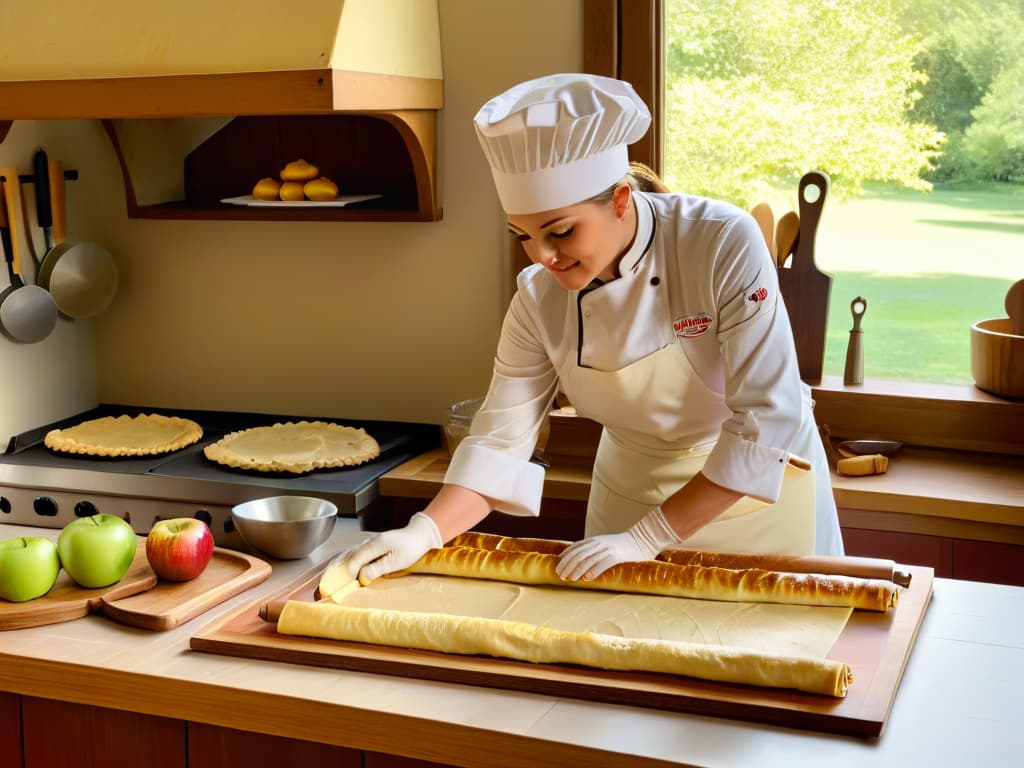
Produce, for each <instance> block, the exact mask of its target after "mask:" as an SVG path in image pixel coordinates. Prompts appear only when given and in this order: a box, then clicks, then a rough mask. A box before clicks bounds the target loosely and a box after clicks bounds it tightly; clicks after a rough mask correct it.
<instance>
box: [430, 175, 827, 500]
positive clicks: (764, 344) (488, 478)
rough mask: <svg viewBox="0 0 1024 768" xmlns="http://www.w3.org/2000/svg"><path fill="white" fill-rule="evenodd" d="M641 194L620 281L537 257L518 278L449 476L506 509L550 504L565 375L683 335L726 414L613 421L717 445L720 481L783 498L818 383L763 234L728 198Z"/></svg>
mask: <svg viewBox="0 0 1024 768" xmlns="http://www.w3.org/2000/svg"><path fill="white" fill-rule="evenodd" d="M634 202H635V203H636V209H637V216H638V228H637V234H636V238H635V239H634V242H633V245H632V246H631V248H630V250H629V251H628V252H627V253H626V254H625V255H624V256H623V257H622V259H621V261H620V263H619V272H620V275H621V277H619V278H618V279H616V280H613V281H610V282H608V283H605V284H603V285H592V286H590V287H588V288H586V289H583V290H582V291H568V290H566V289H564V288H562V287H561V286H560V285H558V283H557V282H556V281H555V280H554V279H553V278H552V276H551V275H550V274H549V273H548V272H547V271H546V270H545V269H544V268H543V267H541V266H540V265H536V264H535V265H532V266H530V267H527V268H526V269H524V270H523V271H522V272H521V273H520V274H519V276H518V279H517V288H518V290H517V293H516V295H515V296H514V298H513V300H512V302H511V305H510V307H509V309H508V311H507V314H506V316H505V320H504V323H503V326H502V330H501V338H500V340H499V343H498V349H497V355H496V358H495V363H494V374H493V378H492V381H491V385H490V388H489V390H488V393H487V397H486V399H485V402H484V404H483V405H482V406H481V409H480V411H479V412H478V414H477V416H476V418H475V419H474V422H473V426H472V429H471V434H470V436H469V437H467V438H465V439H464V440H463V441H462V443H461V444H460V445H459V446H458V448H457V449H456V451H455V453H454V455H453V457H452V461H451V463H450V466H449V469H448V472H447V474H446V477H445V482H446V483H450V484H455V485H460V486H465V487H467V488H471V489H473V490H475V491H477V492H478V493H480V494H482V495H484V496H486V497H488V498H489V499H491V500H492V501H493V503H494V507H495V509H497V510H499V511H502V512H506V513H510V514H517V515H537V514H539V508H540V499H541V492H542V489H543V478H544V471H543V469H542V468H541V467H540V466H539V465H537V464H535V463H531V462H530V461H529V459H530V457H531V455H532V452H533V449H534V446H535V443H536V438H537V434H538V432H539V429H540V426H541V424H542V421H543V419H544V416H545V414H546V412H547V411H548V409H549V408H550V407H551V404H552V400H553V398H554V395H555V392H556V390H557V388H558V382H559V374H558V372H559V371H567V370H569V369H567V368H566V366H586V367H590V368H593V369H597V370H601V371H617V370H620V369H622V368H624V367H625V366H628V365H630V364H632V363H634V362H636V361H639V360H641V359H642V358H644V357H646V356H648V355H650V354H652V353H654V352H656V351H658V350H660V349H662V348H664V347H665V346H666V345H670V344H679V345H682V348H683V350H684V352H685V354H686V357H687V359H688V360H689V363H690V365H691V366H692V368H693V369H694V372H695V373H696V374H697V375H698V376H699V377H700V379H701V380H702V382H703V383H704V384H705V385H706V386H707V387H708V388H709V389H710V390H713V392H714V393H719V394H720V396H721V403H722V407H721V409H720V411H719V412H717V413H715V412H714V409H701V411H702V412H701V413H693V412H688V411H687V410H686V409H684V410H682V411H674V412H671V413H666V412H665V411H663V410H659V409H658V408H657V403H652V404H651V406H652V407H651V408H650V409H649V410H648V411H647V415H644V416H642V417H636V416H635V415H634V416H633V417H632V420H633V421H632V423H626V424H617V425H610V424H608V423H606V422H604V424H605V426H606V427H612V426H615V427H619V428H623V429H628V430H631V431H632V432H633V433H635V434H640V435H646V436H648V438H649V440H651V441H652V442H653V443H655V444H656V443H658V442H659V441H662V442H664V444H665V445H666V446H684V447H685V445H686V444H694V445H696V444H699V443H704V444H706V443H708V442H713V443H714V447H713V448H712V449H711V452H710V454H709V455H708V458H707V460H706V463H705V465H704V468H703V470H702V471H703V473H704V474H705V475H706V476H707V478H708V479H709V480H711V481H712V482H714V483H717V484H718V485H721V486H724V487H726V488H730V489H732V490H734V491H738V492H740V493H744V494H747V495H749V496H752V497H754V498H757V499H760V500H762V501H765V502H768V503H771V502H774V501H775V499H776V498H777V497H778V494H779V490H780V488H781V483H782V476H783V472H784V468H785V462H786V459H787V458H788V456H789V454H790V453H791V447H792V446H793V443H794V440H795V438H796V436H797V434H798V432H799V431H800V430H801V422H802V419H804V420H806V418H807V416H806V413H807V409H806V408H802V400H808V401H809V390H808V389H807V387H806V385H805V384H803V382H802V381H801V380H800V375H799V370H798V366H797V360H796V352H795V347H794V343H793V335H792V330H791V328H790V323H789V317H788V315H787V313H786V311H785V307H784V305H783V303H782V302H781V301H780V299H779V286H778V276H777V273H776V269H775V266H774V264H773V263H772V260H771V257H770V255H769V253H768V250H767V248H766V246H765V242H764V238H763V235H762V234H761V231H760V229H759V228H758V226H757V224H756V223H755V221H754V220H753V218H752V217H750V216H749V215H748V214H747V213H746V212H744V211H742V210H740V209H738V208H736V207H734V206H732V205H730V204H728V203H724V202H721V201H716V200H710V199H706V198H700V197H692V196H687V195H679V194H644V193H637V192H634ZM566 394H567V395H568V397H569V399H570V401H573V393H572V392H571V391H567V392H566ZM574 404H575V402H574ZM632 411H633V413H634V414H635V412H636V409H635V408H633V409H632ZM802 411H803V415H802ZM709 412H710V413H712V414H713V416H714V421H713V423H711V424H709V423H708V413H709ZM580 415H582V416H587V415H588V414H586V413H583V412H581V414H580ZM806 426H807V425H806V424H805V425H804V427H805V429H804V431H805V432H806ZM792 452H795V451H792ZM807 458H810V457H807ZM826 471H827V468H826ZM833 510H834V507H833ZM834 514H835V513H834V511H832V515H833V516H834Z"/></svg>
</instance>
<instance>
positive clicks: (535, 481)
mask: <svg viewBox="0 0 1024 768" xmlns="http://www.w3.org/2000/svg"><path fill="white" fill-rule="evenodd" d="M444 482H445V483H446V484H447V485H460V486H462V487H463V488H469V489H470V490H471V491H476V492H477V493H479V494H480V495H482V496H486V497H487V498H489V499H491V500H492V501H493V502H494V508H495V509H496V510H497V511H498V512H504V513H505V514H509V515H519V516H521V517H537V516H538V515H539V514H540V500H541V495H542V494H543V491H544V469H543V468H542V467H541V466H540V465H538V464H534V463H532V462H530V461H527V460H525V459H520V458H517V457H515V456H510V455H509V454H507V453H505V452H503V451H497V450H494V449H493V448H488V447H486V446H483V445H473V444H471V443H470V442H469V441H468V439H467V440H463V441H462V443H460V444H459V447H458V448H456V449H455V455H454V456H452V460H451V463H449V465H448V471H447V472H446V473H445V476H444Z"/></svg>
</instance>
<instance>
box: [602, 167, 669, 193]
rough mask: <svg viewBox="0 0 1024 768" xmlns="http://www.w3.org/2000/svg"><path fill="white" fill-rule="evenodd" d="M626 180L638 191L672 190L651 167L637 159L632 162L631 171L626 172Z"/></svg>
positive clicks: (659, 191)
mask: <svg viewBox="0 0 1024 768" xmlns="http://www.w3.org/2000/svg"><path fill="white" fill-rule="evenodd" d="M624 181H625V182H626V183H627V184H629V186H631V187H632V188H633V189H635V190H636V191H638V192H658V193H666V192H671V191H672V190H670V189H669V188H668V187H666V186H665V182H663V181H662V180H661V177H659V176H658V174H656V173H655V172H654V171H653V170H652V169H651V168H649V167H648V166H646V165H644V164H643V163H638V162H636V161H632V162H630V164H629V173H627V174H626V178H625V179H624ZM616 186H617V185H616Z"/></svg>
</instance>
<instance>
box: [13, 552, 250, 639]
mask: <svg viewBox="0 0 1024 768" xmlns="http://www.w3.org/2000/svg"><path fill="white" fill-rule="evenodd" d="M268 576H270V565H269V564H268V563H266V562H264V561H263V560H259V559H258V558H255V557H252V556H250V555H246V554H243V553H241V552H233V551H231V550H227V549H221V548H219V547H215V548H214V550H213V557H212V558H211V560H210V564H209V565H208V566H207V567H206V570H205V571H203V573H202V574H201V575H199V576H198V577H196V578H195V579H193V580H192V581H185V582H170V581H160V580H159V579H158V578H157V576H156V574H155V573H153V570H152V569H151V568H150V567H149V562H148V561H147V560H146V548H145V543H144V542H139V547H138V548H137V549H136V551H135V559H134V560H133V561H132V564H131V566H130V567H129V568H128V572H127V573H126V574H125V575H124V577H123V578H122V579H121V580H120V581H119V582H117V583H116V584H112V585H111V586H109V587H103V588H100V589H84V588H83V587H80V586H78V585H77V584H75V582H74V581H72V579H71V577H70V576H68V574H67V573H66V572H65V571H64V570H63V569H62V570H61V572H60V574H59V575H58V576H57V582H56V583H55V584H54V585H53V587H52V588H51V589H50V591H49V592H47V593H46V594H45V595H44V596H43V597H39V598H36V599H35V600H29V601H26V602H24V603H10V602H7V601H4V600H0V630H7V629H25V628H27V627H38V626H41V625H44V624H59V623H61V622H64V621H71V620H72V619H78V618H81V617H82V616H87V615H88V614H90V613H100V614H103V615H105V616H109V617H110V618H112V619H114V620H115V621H118V622H120V623H122V624H129V625H131V626H134V627H141V628H142V629H151V630H166V629H170V628H171V627H174V626H177V625H178V624H181V623H183V622H186V621H188V620H189V619H192V618H195V617H196V616H198V615H199V614H201V613H203V612H204V611H207V610H209V609H210V608H212V607H213V606H215V605H218V604H219V603H222V602H224V601H225V600H227V599H228V598H230V597H233V596H235V595H237V594H238V593H240V592H242V591H244V590H246V589H249V588H250V587H252V586H255V585H256V584H259V583H260V582H262V581H264V580H266V579H267V577H268Z"/></svg>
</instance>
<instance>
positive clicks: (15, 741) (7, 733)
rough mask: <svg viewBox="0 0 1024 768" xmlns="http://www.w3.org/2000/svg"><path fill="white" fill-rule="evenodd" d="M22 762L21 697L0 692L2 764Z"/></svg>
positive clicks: (0, 751)
mask: <svg viewBox="0 0 1024 768" xmlns="http://www.w3.org/2000/svg"><path fill="white" fill-rule="evenodd" d="M21 764H22V760H21V701H20V697H19V696H16V695H15V694H13V693H3V692H0V765H12V766H20V765H21Z"/></svg>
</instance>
